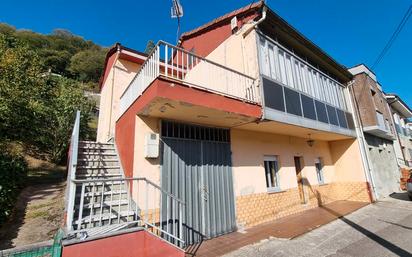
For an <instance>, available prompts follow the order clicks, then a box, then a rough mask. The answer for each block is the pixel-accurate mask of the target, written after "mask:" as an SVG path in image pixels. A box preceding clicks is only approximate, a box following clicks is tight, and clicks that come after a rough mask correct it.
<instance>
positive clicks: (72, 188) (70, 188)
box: [65, 111, 80, 231]
mask: <svg viewBox="0 0 412 257" xmlns="http://www.w3.org/2000/svg"><path fill="white" fill-rule="evenodd" d="M79 133H80V111H77V112H76V119H75V122H74V126H73V131H72V136H71V139H70V147H69V157H68V164H67V165H68V166H67V184H66V197H65V199H66V204H65V205H66V206H65V207H66V228H67V230H68V231H70V230H71V228H72V223H73V209H74V202H75V197H76V185H75V184H74V183H73V182H72V181H73V179H75V178H76V168H77V157H78V150H79Z"/></svg>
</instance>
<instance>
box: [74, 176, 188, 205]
mask: <svg viewBox="0 0 412 257" xmlns="http://www.w3.org/2000/svg"><path fill="white" fill-rule="evenodd" d="M130 180H135V181H138V180H141V181H145V182H147V183H148V184H150V185H152V186H154V187H156V188H157V189H159V190H160V191H162V192H163V193H164V194H166V195H168V196H170V197H171V198H173V199H174V200H176V201H178V202H179V203H182V204H184V205H186V203H185V202H184V201H183V200H182V199H180V198H179V197H177V196H175V195H174V194H171V193H169V192H168V191H166V190H164V189H163V188H161V187H160V186H159V185H157V184H156V183H155V182H153V181H151V180H149V179H148V178H146V177H128V178H102V179H93V180H90V179H71V181H72V182H73V183H75V184H82V183H90V182H93V183H103V182H105V183H107V182H112V181H130Z"/></svg>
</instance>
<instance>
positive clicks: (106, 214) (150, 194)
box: [66, 112, 185, 247]
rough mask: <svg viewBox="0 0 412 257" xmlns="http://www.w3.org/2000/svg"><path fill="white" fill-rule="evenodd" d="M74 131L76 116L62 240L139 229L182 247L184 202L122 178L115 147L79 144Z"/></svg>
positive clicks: (147, 184) (144, 181)
mask: <svg viewBox="0 0 412 257" xmlns="http://www.w3.org/2000/svg"><path fill="white" fill-rule="evenodd" d="M79 126H80V113H79V112H78V113H77V116H76V121H75V125H74V129H73V133H72V139H71V142H70V151H69V159H68V160H69V161H68V178H67V190H66V234H67V237H68V238H71V239H74V240H84V239H86V238H88V237H92V236H97V235H99V236H101V235H103V234H108V233H110V232H115V231H118V230H121V229H125V228H131V227H137V226H138V227H143V228H145V229H146V230H147V231H148V232H150V233H152V234H154V235H156V236H158V237H159V238H161V239H163V240H166V241H168V242H170V243H172V244H175V245H177V246H178V247H184V244H185V242H184V239H183V234H184V232H183V212H184V207H185V206H184V205H185V204H184V202H182V201H181V200H180V199H178V198H177V197H175V196H174V195H171V194H170V193H168V192H166V191H165V190H163V189H162V188H161V187H159V186H158V185H156V184H155V183H153V182H151V181H150V180H148V179H146V178H125V177H124V172H123V170H122V167H121V163H120V159H119V156H118V154H117V151H116V146H115V144H114V143H97V142H91V141H79ZM132 189H133V190H132ZM136 201H137V203H136ZM164 206H166V207H164Z"/></svg>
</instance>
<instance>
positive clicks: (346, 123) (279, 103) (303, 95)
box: [258, 34, 355, 137]
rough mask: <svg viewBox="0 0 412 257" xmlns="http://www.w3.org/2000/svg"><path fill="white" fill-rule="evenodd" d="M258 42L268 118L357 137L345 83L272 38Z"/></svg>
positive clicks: (263, 36) (265, 109) (260, 37)
mask: <svg viewBox="0 0 412 257" xmlns="http://www.w3.org/2000/svg"><path fill="white" fill-rule="evenodd" d="M258 42H259V46H258V47H259V66H260V74H261V77H262V86H263V97H262V99H263V100H262V101H263V106H264V113H265V118H266V119H269V120H274V121H279V122H284V123H289V124H292V125H298V126H302V127H306V128H311V129H314V130H320V131H327V132H332V133H337V134H342V135H346V136H350V137H354V136H355V131H354V122H353V117H352V114H351V111H350V110H351V109H350V100H349V95H348V92H347V88H346V87H345V86H343V85H342V84H341V83H339V82H338V81H336V80H334V79H333V78H331V77H330V76H329V75H327V74H325V73H324V72H322V71H320V70H319V69H318V68H316V67H314V66H313V65H311V64H309V63H308V62H306V61H305V60H303V59H301V58H300V57H298V56H297V55H295V54H294V53H292V52H291V51H290V50H288V49H286V48H285V47H283V46H282V45H281V44H279V43H278V42H276V41H274V40H272V39H271V38H269V37H267V36H265V35H263V34H260V36H259V40H258Z"/></svg>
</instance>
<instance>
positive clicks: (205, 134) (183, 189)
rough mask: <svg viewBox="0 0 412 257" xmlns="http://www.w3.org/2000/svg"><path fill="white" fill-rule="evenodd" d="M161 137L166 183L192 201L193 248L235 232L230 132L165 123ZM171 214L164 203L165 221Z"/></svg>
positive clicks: (188, 228) (187, 223) (189, 231)
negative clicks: (204, 240)
mask: <svg viewBox="0 0 412 257" xmlns="http://www.w3.org/2000/svg"><path fill="white" fill-rule="evenodd" d="M161 138H162V162H161V164H162V171H161V172H162V174H161V184H162V187H163V188H164V189H166V190H167V191H168V192H170V193H172V194H174V195H176V196H178V197H179V198H181V199H182V200H183V201H184V202H185V203H186V208H185V213H184V215H183V216H184V221H183V223H184V235H185V241H186V242H187V243H188V244H193V243H196V242H199V241H201V240H202V239H207V238H213V237H216V236H219V235H222V234H225V233H228V232H232V231H234V230H235V227H236V223H235V207H234V194H233V179H232V168H231V166H232V165H231V151H230V133H229V130H227V129H221V128H209V127H201V126H195V125H188V124H181V123H175V122H169V121H163V122H162V137H161ZM167 211H169V212H171V211H172V210H171V209H170V208H166V203H163V205H162V215H164V217H166V216H167ZM169 214H170V213H169ZM167 225H168V226H172V224H167ZM169 229H173V228H169ZM169 231H170V230H169Z"/></svg>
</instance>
